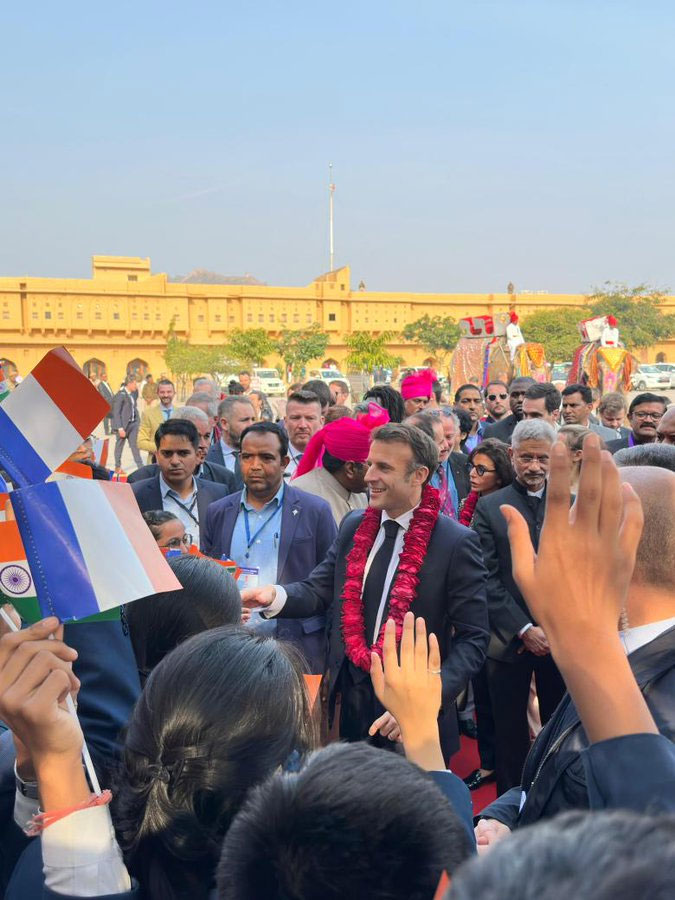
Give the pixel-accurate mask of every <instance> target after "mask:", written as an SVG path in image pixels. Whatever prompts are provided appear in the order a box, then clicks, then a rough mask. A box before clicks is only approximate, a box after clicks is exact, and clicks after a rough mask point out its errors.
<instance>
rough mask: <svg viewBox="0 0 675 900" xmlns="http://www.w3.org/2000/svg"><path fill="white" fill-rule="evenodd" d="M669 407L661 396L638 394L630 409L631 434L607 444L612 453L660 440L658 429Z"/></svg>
mask: <svg viewBox="0 0 675 900" xmlns="http://www.w3.org/2000/svg"><path fill="white" fill-rule="evenodd" d="M667 406H668V400H667V399H666V398H665V397H664V396H661V395H659V394H649V393H647V394H638V395H637V397H634V398H633V400H632V402H631V405H630V406H629V407H628V424H629V425H630V429H631V430H630V434H628V435H627V436H626V437H622V438H618V439H617V440H614V441H608V442H607V449H608V450H609V452H610V453H616V451H617V450H623V449H624V447H635V445H636V444H653V443H654V442H655V441H656V440H658V428H659V426H660V424H661V419H662V418H663V414H664V413H665V411H666V408H667Z"/></svg>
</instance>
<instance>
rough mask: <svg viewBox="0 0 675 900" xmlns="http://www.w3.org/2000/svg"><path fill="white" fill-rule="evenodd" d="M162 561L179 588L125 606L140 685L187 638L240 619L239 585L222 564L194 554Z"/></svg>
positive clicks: (231, 623) (236, 622)
mask: <svg viewBox="0 0 675 900" xmlns="http://www.w3.org/2000/svg"><path fill="white" fill-rule="evenodd" d="M169 515H171V513H169ZM167 562H168V563H169V565H170V566H171V568H172V569H173V573H174V575H175V576H176V578H177V579H178V580H179V581H180V583H181V584H182V585H183V589H182V590H180V589H178V590H175V591H166V592H165V593H163V594H151V595H150V596H149V597H143V598H142V599H141V600H136V601H135V602H134V603H130V604H129V605H128V606H127V607H126V619H127V622H128V624H129V634H130V637H131V645H132V647H133V649H134V656H135V657H136V665H137V666H138V672H139V675H140V678H141V685H143V684H144V683H145V679H146V678H147V677H148V675H149V674H150V672H151V671H152V670H153V669H154V667H155V666H156V665H157V663H159V662H161V660H162V659H164V657H165V656H166V655H167V653H170V652H171V651H172V650H173V649H174V647H177V646H178V645H179V644H181V643H182V642H183V641H185V640H187V638H189V637H192V636H193V635H195V634H199V633H200V632H202V631H208V629H209V628H217V627H219V626H220V625H238V624H240V623H241V617H242V611H241V597H240V596H239V588H238V587H237V584H236V582H235V580H234V578H233V577H232V576H231V575H230V573H229V572H227V571H226V570H225V569H224V568H223V567H222V566H221V565H219V564H218V563H217V562H215V561H214V560H212V559H207V558H206V557H198V556H176V557H174V558H172V559H168V560H167Z"/></svg>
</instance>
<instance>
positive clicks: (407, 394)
mask: <svg viewBox="0 0 675 900" xmlns="http://www.w3.org/2000/svg"><path fill="white" fill-rule="evenodd" d="M434 380H435V375H434V372H433V371H432V370H431V369H423V370H422V371H421V372H416V373H415V374H410V375H406V377H405V378H404V379H403V381H402V382H401V396H402V397H403V403H404V405H405V414H406V416H412V415H414V414H415V413H417V412H420V411H421V410H423V409H424V407H425V406H428V405H429V402H430V400H431V397H432V394H433V386H434Z"/></svg>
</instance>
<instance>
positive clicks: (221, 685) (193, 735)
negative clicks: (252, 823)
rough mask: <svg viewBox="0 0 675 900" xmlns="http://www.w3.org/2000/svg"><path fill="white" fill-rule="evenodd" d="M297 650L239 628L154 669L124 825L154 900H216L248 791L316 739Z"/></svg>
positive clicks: (128, 748)
mask: <svg viewBox="0 0 675 900" xmlns="http://www.w3.org/2000/svg"><path fill="white" fill-rule="evenodd" d="M309 722H310V715H309V708H308V703H307V697H306V694H305V688H304V683H303V678H302V666H301V665H300V663H299V661H298V659H297V657H295V655H294V653H293V651H292V648H290V649H289V648H282V647H281V645H279V644H278V643H277V642H276V641H273V640H266V639H264V638H260V637H256V636H255V635H253V634H251V633H250V632H248V631H247V630H245V629H244V628H239V627H236V626H228V627H225V628H218V629H214V630H212V631H207V632H205V633H203V634H199V635H197V636H195V637H193V638H190V639H189V640H187V641H185V642H184V643H183V644H181V645H180V646H179V647H177V648H176V650H174V651H173V653H170V654H169V655H168V656H167V657H166V658H165V659H164V660H162V662H161V663H159V665H158V666H157V667H156V668H155V669H154V671H153V672H152V674H151V675H150V677H149V679H148V682H147V684H146V686H145V688H144V690H143V693H142V694H141V697H140V698H139V700H138V703H137V704H136V708H135V709H134V712H133V714H132V717H131V721H130V723H129V727H128V730H127V734H126V738H125V745H124V751H123V759H122V767H121V772H120V779H119V784H118V786H117V789H116V792H115V804H114V807H113V816H114V822H115V826H116V830H117V835H118V839H119V842H120V846H121V848H122V851H123V853H124V859H125V862H126V864H127V866H128V869H129V872H130V873H131V875H132V876H134V877H135V878H136V879H137V880H138V881H139V883H140V885H141V887H142V889H143V891H144V893H145V895H147V897H149V898H153V900H154V898H158V900H159V898H162V900H166V898H173V897H176V898H179V897H180V898H183V897H189V898H191V900H198V898H206V897H208V895H209V892H210V890H211V888H212V887H213V884H214V879H215V867H216V864H217V862H218V857H219V854H220V849H221V846H222V841H223V836H224V834H225V832H226V831H227V829H228V826H229V824H230V822H231V820H232V818H233V817H234V814H235V813H236V812H237V810H238V809H239V806H240V805H241V803H242V801H243V799H244V797H245V795H246V792H247V791H248V789H249V788H250V787H251V786H252V785H254V784H258V783H259V782H261V781H263V780H264V779H265V778H266V777H267V776H268V775H270V774H271V773H272V772H274V771H275V770H276V769H278V768H279V767H280V766H283V765H284V764H285V763H287V762H288V760H289V758H290V757H291V755H292V754H293V753H294V751H300V752H302V751H304V750H306V749H308V748H309V747H310V746H311V745H312V743H313V741H312V737H311V728H310V725H309Z"/></svg>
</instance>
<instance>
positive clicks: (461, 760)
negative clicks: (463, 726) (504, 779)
mask: <svg viewBox="0 0 675 900" xmlns="http://www.w3.org/2000/svg"><path fill="white" fill-rule="evenodd" d="M478 766H479V760H478V744H477V742H476V741H472V740H471V738H468V737H464V735H460V748H459V750H458V751H457V753H455V755H454V756H453V757H452V759H451V760H450V769H451V770H452V771H453V772H454V773H455V775H459V777H460V778H466V776H467V775H470V774H471V772H473V770H474V769H477V768H478ZM496 797H497V788H496V787H495V783H494V781H492V782H490V784H485V785H483V787H481V788H479V789H478V790H477V791H471V799H472V801H473V812H474V815H476V814H477V813H479V812H480V811H481V810H482V809H484V808H485V807H486V806H487V805H488V803H492V801H493V800H495V799H496Z"/></svg>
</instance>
